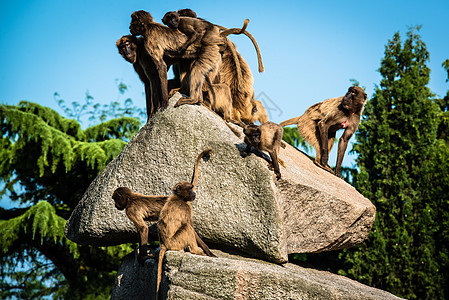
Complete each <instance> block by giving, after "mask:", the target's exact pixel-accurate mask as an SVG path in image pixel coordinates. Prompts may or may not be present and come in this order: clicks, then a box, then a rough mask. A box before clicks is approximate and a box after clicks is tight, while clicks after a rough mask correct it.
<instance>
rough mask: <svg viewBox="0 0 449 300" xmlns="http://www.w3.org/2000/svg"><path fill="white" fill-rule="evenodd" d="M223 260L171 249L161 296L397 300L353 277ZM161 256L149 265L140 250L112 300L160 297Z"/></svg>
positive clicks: (126, 264)
mask: <svg viewBox="0 0 449 300" xmlns="http://www.w3.org/2000/svg"><path fill="white" fill-rule="evenodd" d="M214 252H215V254H217V255H218V256H219V257H218V258H211V257H205V256H198V255H193V254H190V253H181V252H175V251H168V252H167V253H166V256H165V257H166V259H165V264H164V269H163V270H164V273H163V277H162V283H161V291H162V294H163V295H162V297H161V298H162V299H183V300H189V299H191V300H201V299H202V300H206V299H207V300H212V299H302V300H309V299H326V300H332V299H339V300H342V299H354V300H355V299H359V300H370V299H372V300H373V299H379V300H396V299H400V298H398V297H396V296H394V295H392V294H390V293H387V292H385V291H382V290H378V289H375V288H372V287H368V286H366V285H363V284H361V283H358V282H356V281H354V280H351V279H349V278H346V277H343V276H339V275H335V274H332V273H329V272H326V271H319V270H315V269H311V268H304V267H300V266H298V265H294V264H290V263H288V264H284V265H282V266H279V265H276V264H271V263H266V262H263V261H258V260H255V259H244V258H242V257H236V256H231V255H226V254H224V253H221V252H218V251H214ZM156 276H157V262H156V260H147V261H146V262H145V266H141V265H139V264H138V263H137V260H136V258H135V254H134V253H132V254H130V255H128V256H127V257H125V259H124V261H123V263H122V265H121V266H120V268H119V270H118V272H117V277H116V280H115V286H114V289H113V291H112V295H111V299H156Z"/></svg>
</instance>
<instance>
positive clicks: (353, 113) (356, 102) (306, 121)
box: [280, 86, 367, 177]
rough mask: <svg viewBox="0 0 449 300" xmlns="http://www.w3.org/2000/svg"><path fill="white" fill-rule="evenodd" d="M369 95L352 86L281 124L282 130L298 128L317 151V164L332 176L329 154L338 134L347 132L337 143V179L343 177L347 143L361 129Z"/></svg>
mask: <svg viewBox="0 0 449 300" xmlns="http://www.w3.org/2000/svg"><path fill="white" fill-rule="evenodd" d="M366 98H367V95H366V93H365V91H364V90H363V89H362V88H361V87H358V86H352V87H350V88H349V89H348V92H347V93H346V95H344V96H343V97H338V98H331V99H327V100H324V101H323V102H320V103H317V104H315V105H312V106H311V107H309V108H308V109H307V110H306V112H305V113H304V114H303V115H302V116H300V117H297V118H293V119H289V120H286V121H284V122H281V124H280V125H281V126H282V127H284V126H287V125H292V124H297V126H298V131H299V133H300V134H301V136H302V137H303V138H304V139H305V140H306V141H307V142H308V143H309V144H310V145H312V146H313V147H314V148H315V150H316V158H315V164H316V165H317V166H319V167H321V168H323V169H325V170H327V171H329V172H332V173H334V172H333V171H332V168H331V167H330V166H329V165H328V163H327V161H328V159H329V152H330V151H331V149H332V146H333V145H334V141H335V135H336V132H337V131H338V130H340V129H344V130H345V131H344V132H343V135H342V136H341V138H340V141H339V142H338V152H337V164H336V166H335V175H337V176H339V177H341V174H340V168H341V163H342V161H343V156H344V154H345V151H346V147H347V146H348V141H349V139H350V138H351V136H352V135H353V134H354V132H356V131H357V128H358V127H359V123H360V118H361V115H362V111H363V108H364V106H365V103H366Z"/></svg>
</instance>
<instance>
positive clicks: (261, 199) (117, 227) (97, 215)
mask: <svg viewBox="0 0 449 300" xmlns="http://www.w3.org/2000/svg"><path fill="white" fill-rule="evenodd" d="M178 98H179V94H178V97H177V96H175V97H174V99H173V98H172V99H171V105H170V106H169V107H168V108H167V109H166V110H164V111H160V112H158V113H156V114H155V115H154V117H153V118H152V119H151V120H150V122H149V123H147V124H146V125H145V126H144V127H143V128H142V129H141V130H140V131H139V133H137V134H136V135H135V136H134V137H133V138H132V140H131V141H130V142H129V143H128V145H127V146H126V147H125V148H124V149H123V151H122V152H121V153H120V154H119V155H118V156H117V157H116V158H115V159H114V160H113V161H112V162H111V163H109V164H108V165H107V166H106V167H105V169H104V170H103V171H102V172H101V174H100V175H99V176H98V177H97V178H96V179H95V180H94V181H93V182H92V184H91V185H90V186H89V188H88V189H87V191H86V193H85V194H84V196H83V198H82V199H81V201H80V202H79V204H78V206H77V207H76V209H75V210H74V212H73V213H72V216H71V217H70V219H69V220H68V222H67V225H66V228H65V233H66V235H67V237H68V238H69V239H71V240H72V241H74V242H77V243H80V244H92V245H114V244H120V243H126V242H137V241H138V235H137V231H136V229H135V227H134V226H133V224H132V223H131V222H130V221H129V220H128V218H127V217H126V215H125V213H124V212H123V211H118V210H117V209H115V207H114V203H113V200H112V198H111V195H112V192H113V191H114V190H115V189H116V188H117V187H119V186H127V187H129V188H131V189H132V190H134V191H136V192H139V193H143V194H148V195H169V194H170V193H171V189H172V187H173V186H174V185H175V184H176V183H177V182H179V181H185V180H190V178H191V176H192V172H193V165H194V161H195V158H196V156H197V155H198V154H199V153H200V152H201V151H202V150H204V149H206V148H208V147H211V148H213V149H214V151H215V153H214V154H212V156H211V159H210V160H209V161H202V162H201V164H200V171H199V180H198V188H197V198H196V200H195V201H194V202H193V206H194V225H195V228H196V230H197V231H198V234H199V235H200V236H201V237H202V238H203V239H204V240H205V241H206V242H207V243H213V244H214V246H215V247H218V248H221V247H223V246H224V247H231V248H234V249H238V250H240V251H243V252H245V253H247V254H250V255H252V256H254V257H259V258H262V259H265V260H269V261H273V262H278V263H284V262H286V261H287V259H288V257H287V255H288V254H289V253H304V252H321V251H327V250H336V249H341V248H346V247H351V246H354V245H357V244H359V243H361V242H362V241H363V240H364V239H365V238H366V237H367V236H368V233H369V231H370V229H371V226H372V224H373V222H374V216H375V207H374V206H373V205H372V203H371V202H370V201H369V200H368V199H366V198H364V197H363V196H362V195H360V194H359V193H358V192H357V191H356V190H355V189H354V188H353V187H352V186H350V185H349V184H347V183H346V182H344V181H343V180H341V179H339V178H337V177H336V176H334V175H332V174H330V173H328V172H326V171H324V170H322V169H320V168H318V167H316V166H315V165H314V164H313V161H312V160H311V159H310V158H309V157H308V156H307V155H305V154H304V153H302V152H301V151H299V150H297V149H295V148H293V147H291V146H289V145H287V147H286V148H285V149H281V150H280V157H281V158H282V159H283V160H284V161H285V163H286V165H287V167H286V168H283V167H281V173H282V179H281V180H279V181H277V180H276V179H275V175H274V173H273V172H272V171H270V170H269V169H268V167H267V165H268V164H267V161H266V160H265V159H263V158H260V157H258V156H256V155H255V154H251V155H250V156H248V157H246V158H242V157H241V156H240V152H239V151H240V150H243V149H244V144H243V141H242V139H240V138H238V137H236V136H235V135H234V134H233V133H232V132H231V130H230V129H229V128H228V127H227V126H226V125H225V123H224V122H223V121H222V119H220V118H219V117H217V116H216V115H214V114H213V113H211V112H210V111H209V110H207V109H206V108H205V107H203V106H192V105H185V106H182V107H179V108H173V107H172V105H173V104H174V103H175V102H176V101H177V99H178ZM236 128H237V127H236ZM267 157H268V155H267ZM268 159H269V158H268ZM150 235H151V237H152V238H153V239H157V234H156V228H155V225H154V224H152V225H151V227H150Z"/></svg>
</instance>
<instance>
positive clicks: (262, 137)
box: [241, 122, 285, 180]
mask: <svg viewBox="0 0 449 300" xmlns="http://www.w3.org/2000/svg"><path fill="white" fill-rule="evenodd" d="M283 132H284V129H283V128H282V127H281V126H280V125H279V124H276V123H273V122H265V123H263V124H262V125H260V126H257V125H246V126H245V127H244V128H243V133H244V134H245V139H244V142H245V144H246V149H245V150H244V151H243V152H242V153H241V155H242V157H246V156H248V154H249V153H250V151H251V147H254V148H256V149H258V150H261V151H267V152H268V154H270V158H271V163H272V165H273V169H274V173H275V174H276V179H278V180H279V179H281V171H280V169H279V163H281V164H282V166H284V167H285V164H284V162H283V161H282V160H281V159H280V158H279V157H278V154H279V147H280V146H281V142H282V134H283Z"/></svg>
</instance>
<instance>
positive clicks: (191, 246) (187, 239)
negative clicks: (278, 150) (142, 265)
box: [156, 149, 215, 298]
mask: <svg viewBox="0 0 449 300" xmlns="http://www.w3.org/2000/svg"><path fill="white" fill-rule="evenodd" d="M211 153H212V149H207V150H204V151H203V152H201V153H200V155H198V158H197V159H196V162H195V169H194V172H193V178H192V182H190V183H189V182H186V181H181V182H179V183H177V184H176V185H175V186H174V188H173V193H172V194H171V195H170V197H168V199H167V202H166V203H165V205H164V207H163V208H162V210H161V214H160V216H159V220H158V222H157V228H158V231H159V242H160V246H161V250H160V252H159V263H158V268H157V289H156V292H157V297H158V298H159V297H160V294H159V287H160V283H161V276H162V262H163V260H164V255H165V252H166V251H167V250H175V251H190V252H191V253H194V254H199V255H208V256H215V255H214V254H213V253H212V252H211V251H210V250H209V248H208V247H207V246H206V244H204V242H203V241H202V240H201V239H199V238H197V234H196V231H195V229H194V228H193V213H192V204H190V202H192V201H193V200H195V196H196V194H195V188H196V185H197V183H198V166H199V163H200V161H201V158H202V157H204V156H209V155H210V154H211ZM198 240H199V241H201V243H202V244H204V245H203V246H204V247H203V248H200V247H198V243H197V241H198ZM200 246H201V245H200Z"/></svg>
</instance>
